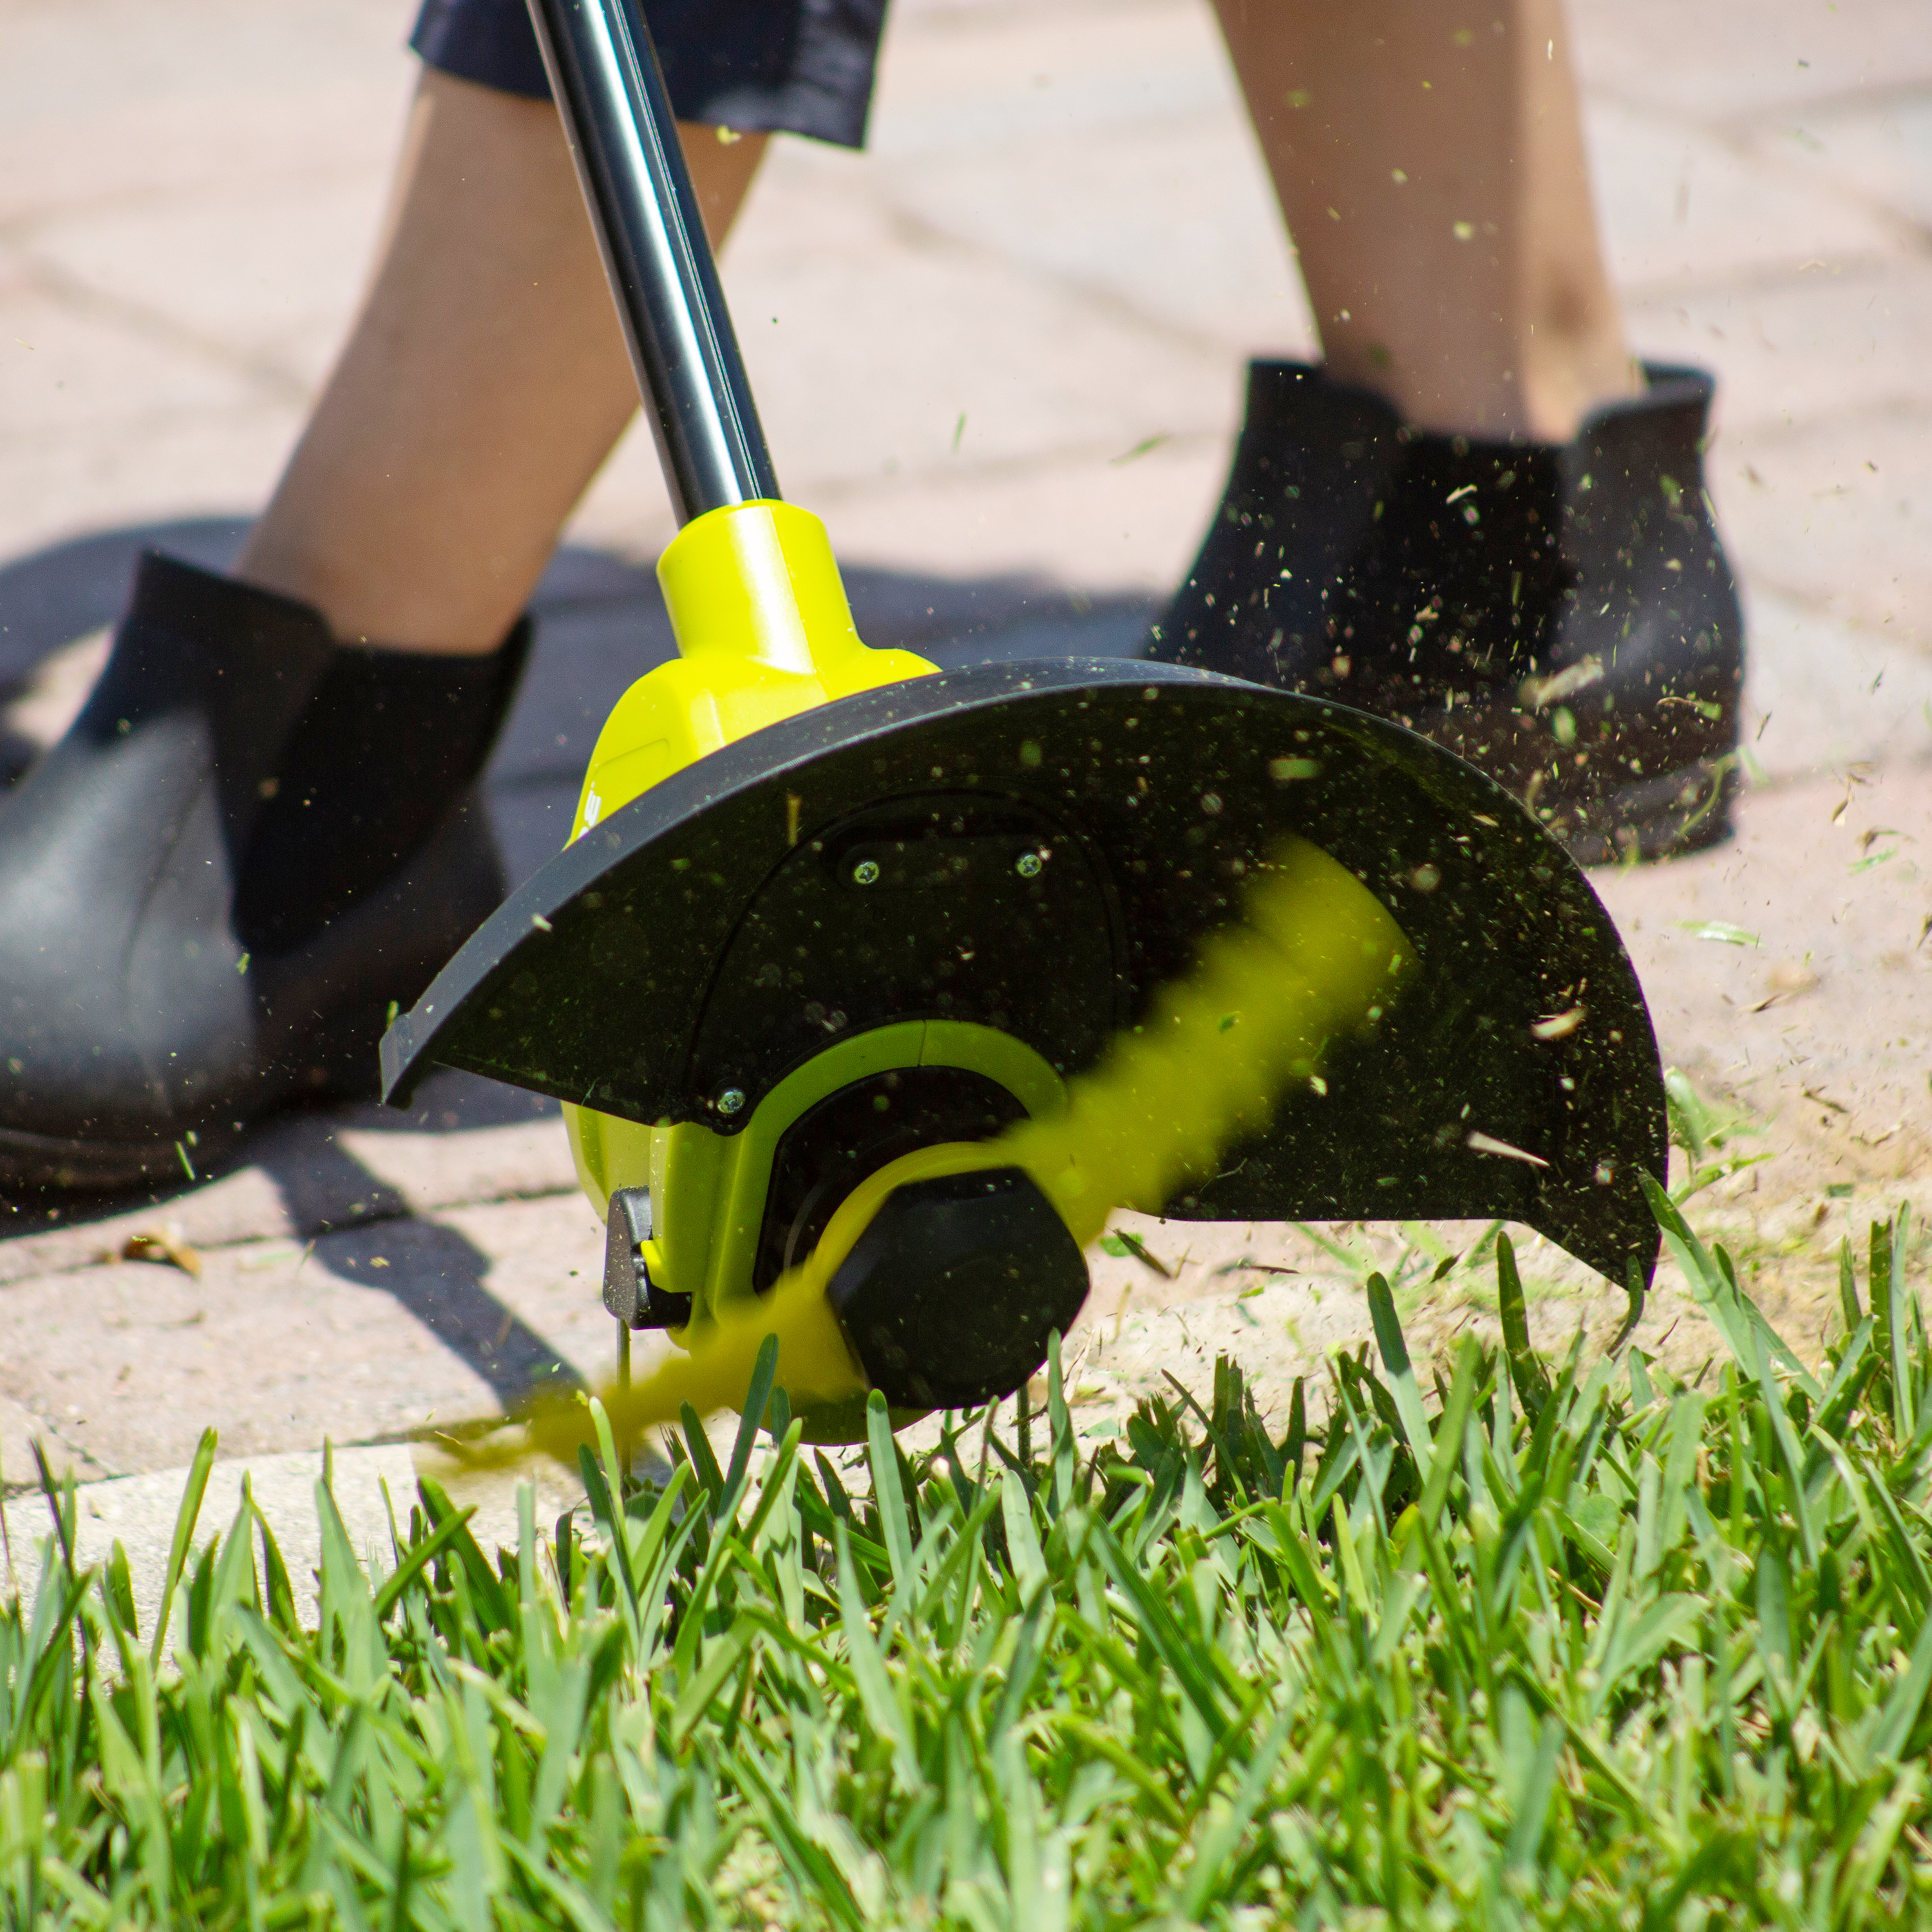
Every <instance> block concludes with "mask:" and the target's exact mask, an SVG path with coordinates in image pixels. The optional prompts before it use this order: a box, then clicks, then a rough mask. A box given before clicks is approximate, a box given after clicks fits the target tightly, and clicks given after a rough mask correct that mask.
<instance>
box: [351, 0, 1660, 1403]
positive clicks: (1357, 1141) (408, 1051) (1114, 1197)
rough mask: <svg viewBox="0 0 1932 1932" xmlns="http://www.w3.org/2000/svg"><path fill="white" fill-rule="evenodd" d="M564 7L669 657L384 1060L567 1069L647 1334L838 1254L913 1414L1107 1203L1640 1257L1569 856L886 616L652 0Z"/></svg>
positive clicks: (1075, 1295) (1428, 764) (1148, 676)
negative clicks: (954, 649) (728, 271)
mask: <svg viewBox="0 0 1932 1932" xmlns="http://www.w3.org/2000/svg"><path fill="white" fill-rule="evenodd" d="M532 14H533V16H534V17H535V20H536V23H537V26H538V34H539V37H540V38H541V40H542V42H543V44H544V55H545V59H546V61H547V64H548V66H549V68H550V76H551V80H552V82H553V87H554V90H555V92H556V98H557V101H558V103H559V107H560V109H561V110H562V115H563V118H564V124H565V128H566V129H567V130H568V133H569V136H570V141H571V149H572V151H573V153H574V155H575V157H576V159H577V166H578V170H579V172H580V176H581V178H582V181H583V187H584V193H585V199H586V202H588V204H589V210H590V214H591V217H592V221H593V223H595V227H596V230H597V233H598V239H599V241H600V242H601V246H602V248H603V251H604V260H605V263H606V265H607V268H608V270H609V272H610V284H611V287H612V290H613V294H614V295H615V296H616V302H617V307H618V310H619V314H620V316H621V317H622V320H623V324H624V327H625V334H626V336H627V338H628V341H629V344H630V347H631V355H632V359H633V361H634V365H635V366H636V369H637V377H638V382H639V385H640V389H641V390H642V392H643V398H644V403H645V407H646V414H647V415H648V416H649V419H650V420H651V422H652V425H653V428H654V429H655V433H656V436H657V440H658V449H659V453H660V455H661V458H662V460H663V464H664V475H665V478H666V481H667V484H668V485H669V487H670V494H671V497H672V500H673V504H674V505H675V506H676V509H677V511H678V514H679V518H680V520H681V522H682V529H681V530H680V532H679V535H677V536H676V538H674V539H673V541H672V542H671V544H670V546H669V547H667V549H666V550H665V551H664V554H663V556H662V557H661V559H660V560H659V562H658V578H659V580H660V582H661V584H662V586H663V588H664V599H665V602H666V604H667V607H668V608H669V611H670V619H671V622H672V625H673V628H674V630H675V631H676V637H677V640H678V644H679V651H680V652H681V655H680V657H679V658H678V659H677V660H676V661H674V662H672V663H670V664H665V665H663V666H661V667H659V668H658V669H656V670H652V671H651V672H650V673H648V674H647V675H646V676H643V677H642V678H640V679H639V680H638V681H637V683H636V684H634V685H632V686H631V689H630V690H629V691H628V692H626V693H625V695H624V697H622V700H619V703H618V705H617V706H616V709H615V710H614V711H613V712H612V713H611V715H610V719H609V721H608V722H607V724H605V726H604V730H603V733H602V734H601V736H600V737H599V739H598V742H597V745H596V748H595V751H594V752H593V754H592V758H591V761H590V766H589V771H588V772H587V773H586V775H585V778H584V782H583V792H582V795H581V798H580V803H579V805H578V809H577V818H576V821H575V823H574V827H573V829H572V832H571V840H570V842H569V844H568V845H567V846H566V847H565V849H564V850H562V852H561V853H559V854H558V855H557V856H556V857H555V858H554V859H551V860H550V862H548V863H547V864H546V865H544V867H543V868H541V870H540V871H538V873H537V874H535V877H532V879H531V880H529V882H528V883H526V885H524V886H523V887H522V888H521V889H520V890H519V891H518V892H516V893H515V894H514V895H512V896H511V898H509V899H508V901H506V902H505V904H504V905H503V906H502V907H501V908H500V909H499V910H498V911H497V912H496V914H495V915H494V916H493V917H491V918H490V919H489V920H488V921H487V922H486V923H485V924H484V926H482V927H481V928H480V929H478V932H476V933H475V935H474V936H473V937H472V938H471V939H470V940H469V942H468V944H466V945H465V946H464V947H463V950H461V951H460V953H458V955H457V956H456V957H455V959H452V961H451V962H450V963H449V965H448V966H447V967H446V968H445V969H444V970H443V972H442V974H440V975H439V977H437V980H436V982H435V983H434V985H433V986H431V988H430V989H429V990H428V992H427V993H426V994H425V995H424V996H423V998H422V1000H421V1001H419V1003H418V1004H417V1005H416V1007H415V1008H414V1009H413V1010H412V1011H410V1013H407V1014H405V1015H404V1016H401V1018H399V1019H398V1020H397V1021H396V1022H395V1024H394V1025H393V1026H392V1028H390V1031H389V1034H388V1036H387V1037H386V1039H385V1040H383V1078H384V1085H385V1092H386V1096H387V1097H389V1098H390V1099H392V1100H398V1101H400V1100H406V1099H407V1097H408V1095H409V1094H410V1091H411V1089H412V1088H413V1085H414V1084H415V1082H416V1081H417V1080H418V1079H419V1078H420V1077H421V1076H422V1074H423V1073H425V1071H426V1070H427V1069H428V1067H429V1066H430V1065H431V1064H433V1063H434V1064H443V1065H445V1066H450V1067H463V1068H467V1069H469V1070H472V1071H473V1072H475V1073H481V1074H484V1075H487V1076H490V1078H492V1079H499V1080H502V1081H506V1082H509V1083H511V1084H512V1085H516V1086H518V1087H522V1088H529V1089H531V1090H533V1091H536V1092H538V1093H542V1094H551V1095H553V1096H555V1097H557V1098H559V1099H560V1100H562V1101H563V1102H564V1103H565V1117H566V1120H567V1122H568V1131H569V1134H570V1137H571V1146H572V1148H573V1150H574V1153H575V1156H576V1161H577V1172H578V1175H579V1176H580V1179H581V1181H582V1183H583V1189H584V1192H585V1193H586V1195H587V1196H589V1199H590V1201H591V1202H592V1205H594V1206H595V1208H596V1211H597V1212H598V1214H599V1215H600V1216H601V1217H603V1218H604V1223H605V1227H606V1266H605V1271H604V1301H605V1304H606V1306H607V1307H608V1308H609V1309H610V1312H611V1313H613V1315H614V1316H616V1319H617V1322H618V1325H619V1334H620V1337H621V1338H622V1344H621V1349H620V1352H621V1353H622V1355H623V1357H624V1358H625V1359H626V1360H628V1337H629V1336H630V1334H631V1332H632V1331H634V1330H635V1329H640V1328H668V1329H670V1331H673V1338H674V1339H679V1340H683V1341H685V1343H694V1342H697V1341H700V1340H702V1338H703V1337H704V1336H705V1335H706V1334H708V1333H710V1332H712V1331H715V1330H717V1329H718V1328H720V1326H721V1325H727V1326H733V1327H736V1328H743V1327H744V1326H745V1325H746V1324H747V1323H748V1324H749V1325H751V1326H753V1327H755V1326H756V1325H757V1323H758V1322H759V1321H760V1319H763V1318H762V1314H761V1310H763V1309H766V1308H769V1307H770V1306H771V1302H770V1298H771V1296H772V1291H773V1290H774V1289H775V1288H776V1287H777V1286H778V1284H779V1283H781V1281H788V1282H796V1281H798V1280H802V1279H804V1278H805V1277H804V1276H803V1275H802V1274H801V1272H800V1271H801V1270H803V1269H805V1268H806V1267H807V1265H809V1267H810V1271H811V1282H812V1284H813V1286H814V1292H818V1291H822V1300H823V1303H829V1307H830V1308H831V1309H832V1311H833V1312H834V1313H835V1316H836V1318H837V1325H838V1326H837V1333H838V1334H839V1335H841V1337H842V1346H843V1349H844V1352H845V1355H844V1359H845V1361H846V1362H847V1367H848V1370H849V1373H848V1374H847V1376H846V1377H845V1385H847V1386H849V1387H850V1388H853V1389H858V1388H863V1387H864V1386H865V1385H868V1384H869V1385H870V1386H871V1387H873V1388H878V1389H880V1390H881V1391H883V1392H884V1394H886V1397H887V1399H888V1400H889V1402H890V1403H892V1405H894V1406H895V1409H897V1410H898V1412H901V1414H904V1413H909V1412H916V1411H919V1410H921V1409H930V1408H934V1407H939V1406H947V1407H960V1406H968V1405H969V1404H971V1403H977V1402H980V1401H984V1400H989V1399H991V1398H992V1397H996V1396H999V1395H1002V1394H1007V1393H1010V1392H1011V1391H1013V1389H1015V1388H1018V1387H1019V1386H1020V1385H1022V1383H1023V1382H1024V1381H1025V1379H1026V1378H1027V1377H1028V1376H1029V1375H1031V1373H1033V1372H1034V1370H1036V1369H1037V1367H1039V1365H1040V1362H1041V1361H1042V1360H1043V1358H1044V1355H1045V1353H1046V1346H1047V1338H1048V1336H1049V1333H1050V1331H1052V1330H1053V1329H1055V1328H1061V1329H1064V1328H1065V1327H1066V1326H1067V1324H1068V1323H1069V1322H1070V1321H1071V1320H1072V1319H1073V1316H1075V1314H1076V1313H1077V1312H1078V1310H1079V1307H1080V1304H1081V1302H1082V1300H1083V1299H1084V1298H1085V1294H1086V1291H1087V1274H1086V1267H1085V1261H1084V1259H1083V1258H1082V1253H1081V1249H1082V1244H1084V1243H1085V1241H1088V1240H1091V1238H1092V1237H1093V1235H1095V1234H1097V1232H1099V1229H1100V1222H1101V1220H1102V1219H1103V1217H1104V1215H1105V1213H1106V1211H1107V1210H1108V1209H1109V1208H1112V1207H1114V1206H1117V1205H1124V1206H1133V1207H1136V1208H1143V1209H1146V1210H1148V1211H1154V1212H1159V1213H1161V1214H1166V1215H1169V1216H1170V1217H1177V1218H1180V1219H1184V1220H1243V1221H1248V1220H1410V1219H1418V1220H1420V1219H1448V1218H1461V1217H1488V1218H1499V1219H1508V1220H1513V1221H1516V1222H1520V1223H1525V1224H1526V1225H1527V1226H1530V1227H1532V1228H1534V1229H1537V1230H1538V1231H1539V1232H1541V1233H1542V1234H1544V1235H1547V1237H1548V1238H1550V1240H1551V1241H1554V1242H1556V1243H1557V1244H1559V1245H1560V1246H1562V1247H1564V1248H1565V1249H1567V1250H1569V1251H1570V1252H1571V1253H1573V1254H1574V1255H1576V1256H1579V1257H1580V1258H1581V1259H1583V1260H1584V1261H1586V1262H1589V1264H1590V1265H1592V1266H1593V1267H1595V1268H1598V1269H1599V1270H1601V1271H1602V1272H1603V1273H1604V1274H1607V1275H1608V1276H1610V1277H1611V1278H1612V1279H1613V1280H1615V1281H1616V1282H1618V1283H1619V1284H1621V1285H1631V1284H1633V1283H1634V1284H1635V1285H1636V1286H1637V1287H1638V1288H1641V1286H1643V1284H1645V1283H1647V1282H1648V1281H1649V1277H1650V1274H1651V1271H1652V1268H1653V1267H1654V1265H1655V1260H1656V1256H1657V1252H1658V1234H1657V1230H1656V1227H1655V1223H1654V1221H1653V1220H1652V1216H1651V1214H1650V1212H1649V1208H1648V1207H1647V1205H1646V1202H1645V1199H1644V1196H1643V1190H1642V1186H1641V1183H1640V1175H1641V1173H1642V1172H1643V1171H1644V1170H1646V1169H1648V1170H1649V1171H1650V1172H1652V1173H1659V1174H1661V1172H1662V1171H1663V1167H1664V1159H1665V1154H1666V1138H1665V1108H1664V1091H1663V1082H1662V1079H1661V1073H1660V1071H1659V1068H1658V1057H1657V1049H1656V1045H1655V1040H1654V1038H1653V1036H1652V1031H1651V1026H1650V1021H1649V1015H1648V1013H1647V1012H1646V1009H1645V1006H1644V1003H1643V995H1642V993H1641V992H1640V989H1639V987H1638V986H1637V979H1636V976H1635V974H1634V971H1632V968H1631V964H1630V962H1629V960H1628V958H1627V957H1626V956H1625V953H1624V950H1623V948H1622V944H1621V943H1620V942H1619V939H1618V937H1617V935H1616V931H1615V929H1613V926H1612V925H1611V922H1610V919H1609V917H1608V916H1607V913H1605V912H1604V908H1603V907H1602V906H1601V904H1599V903H1598V900H1597V898H1596V897H1595V894H1594V893H1593V892H1592V891H1591V889H1590V888H1589V885H1588V884H1587V883H1586V881H1585V880H1584V878H1583V874H1581V873H1580V871H1578V870H1577V867H1576V866H1575V865H1574V863H1573V862H1571V860H1570V859H1568V856H1566V855H1565V853H1564V852H1563V851H1562V848H1561V847H1559V846H1558V845H1557V844H1556V843H1555V842H1554V841H1553V840H1551V839H1550V838H1549V837H1548V836H1547V835H1546V834H1544V832H1542V831H1541V829H1540V828H1539V827H1538V826H1537V824H1536V823H1535V821H1534V820H1532V818H1531V817H1529V814H1527V813H1526V812H1525V811H1523V809H1522V808H1520V807H1519V806H1518V805H1517V804H1515V803H1514V801H1513V800H1512V799H1511V798H1510V796H1508V794H1507V793H1505V792H1504V791H1503V790H1502V788H1501V787H1499V786H1498V785H1496V784H1493V783H1492V782H1491V781H1490V780H1489V779H1487V778H1485V777H1484V776H1483V775H1482V774H1481V772H1478V771H1476V770H1475V769H1473V768H1472V766H1469V765H1467V764H1465V763H1462V762H1461V761H1460V760H1458V759H1457V758H1456V757H1454V756H1453V755H1451V754H1449V753H1448V752H1445V751H1442V750H1441V749H1439V748H1437V747H1436V746H1435V745H1431V744H1430V743H1429V742H1427V741H1425V740H1424V739H1421V738H1418V737H1416V736H1412V734H1411V733H1409V732H1407V731H1406V730H1403V729H1401V728H1400V727H1397V726H1396V725H1393V724H1388V723H1385V722H1384V721H1380V720H1379V719H1376V718H1370V717H1368V716H1366V715H1362V714H1361V713H1359V712H1354V711H1351V710H1349V709H1346V708H1345V707H1344V706H1341V705H1339V704H1336V703H1331V702H1328V701H1326V700H1322V699H1318V698H1310V697H1297V696H1293V695H1290V694H1286V693H1283V692H1281V691H1273V690H1268V689H1265V688H1262V687H1261V686H1259V685H1251V684H1247V683H1244V682H1240V681H1238V680H1236V679H1230V678H1225V677H1219V676H1214V675H1212V674H1210V673H1205V672H1199V671H1193V670H1186V669H1183V668H1179V667H1172V666H1167V665H1152V664H1138V663H1133V662H1129V661H1114V660H1103V659H1095V658H1073V659H1064V660H1056V661H1051V662H1042V663H1033V664H1014V663H1002V664H983V665H980V666H977V667H968V668H966V669H963V670H953V671H947V672H941V671H938V670H935V668H934V667H933V666H932V665H931V664H928V663H926V661H924V660H923V659H922V658H917V657H915V656H913V655H911V654H910V653H909V652H904V651H895V650H874V649H869V648H868V647H867V646H865V645H864V644H863V643H861V642H860V641H859V637H858V636H857V634H856V632H855V631H854V630H853V624H852V619H851V613H850V610H849V608H848V607H847V601H846V598H845V593H844V589H843V586H842V585H841V582H840V579H839V574H838V566H837V565H836V564H835V562H834V560H833V558H832V550H831V547H830V544H829V541H828V539H827V537H826V532H825V529H824V526H823V524H822V523H820V521H819V520H818V519H817V517H814V516H812V515H811V514H809V513H808V511H804V510H802V509H799V508H796V507H794V506H793V505H790V504H787V503H786V502H784V501H783V500H782V499H781V497H780V496H779V493H778V484H777V481H776V479H775V476H774V474H773V472H772V463H771V459H770V457H769V453H768V452H767V451H766V446H765V443H764V439H763V434H762V432H761V431H760V428H759V425H758V420H757V412H756V410H755V407H754V404H753V402H752V399H751V390H750V386H749V384H748V381H747V380H746V377H745V370H744V367H743V364H742V359H741V358H740V356H739V350H738V345H737V342H736V338H735V336H734V335H733V331H732V328H731V324H730V318H729V317H728V315H727V312H726V310H725V305H724V297H723V295H722V293H721V290H720V288H719V286H718V277H717V272H716V269H715V264H714V263H713V260H712V254H711V251H710V249H709V246H708V245H707V242H706V239H705V235H704V230H703V225H702V223H701V221H700V217H699V214H698V210H697V203H696V200H695V198H694V195H693V193H692V190H691V182H690V179H689V176H688V172H687V170H686V169H685V164H684V161H683V157H682V153H681V151H680V150H679V146H678V144H677V139H676V130H675V128H674V126H673V121H672V118H671V115H670V107H669V105H668V104H667V100H666V98H665V95H664V86H663V82H662V80H661V77H660V76H659V74H658V70H657V65H656V62H655V56H654V55H653V53H652V49H651V46H650V43H649V36H648V34H647V33H646V30H645V28H644V26H643V23H642V21H641V20H640V18H639V17H638V15H637V10H636V7H635V5H634V0H532ZM780 1378H781V1380H785V1379H787V1370H786V1365H785V1364H784V1362H783V1361H781V1364H780ZM808 1380H809V1379H808ZM838 1380H839V1379H838V1377H837V1376H832V1378H830V1379H829V1381H826V1382H825V1383H824V1384H823V1386H824V1387H825V1388H827V1389H830V1388H833V1387H834V1386H835V1385H837V1384H838ZM796 1385H797V1379H796V1378H795V1377H794V1378H793V1386H794V1388H796ZM739 1388H740V1391H742V1382H741V1383H740V1385H739ZM806 1395H807V1398H808V1399H807V1400H805V1403H803V1405H802V1406H803V1407H804V1408H805V1412H806V1419H807V1422H808V1427H809V1428H810V1430H811V1433H814V1435H816V1436H819V1437H820V1438H821V1439H836V1438H839V1437H842V1436H846V1435H848V1434H850V1433H854V1432H855V1430H856V1427H858V1425H859V1416H860V1415H861V1413H862V1411H861V1410H860V1409H859V1406H858V1405H857V1403H856V1402H855V1401H854V1400H852V1399H851V1398H850V1397H844V1398H842V1399H841V1398H840V1397H837V1396H835V1395H826V1397H824V1399H823V1400H817V1401H815V1402H814V1400H811V1399H810V1390H809V1388H808V1389H807V1390H806ZM795 1406H796V1405H795Z"/></svg>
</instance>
